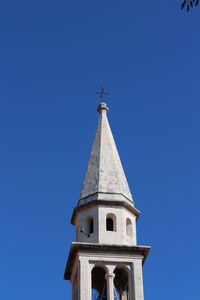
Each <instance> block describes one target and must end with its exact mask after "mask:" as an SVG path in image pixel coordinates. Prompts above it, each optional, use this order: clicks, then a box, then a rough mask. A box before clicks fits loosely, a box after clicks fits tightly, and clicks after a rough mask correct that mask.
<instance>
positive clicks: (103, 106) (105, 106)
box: [97, 102, 108, 113]
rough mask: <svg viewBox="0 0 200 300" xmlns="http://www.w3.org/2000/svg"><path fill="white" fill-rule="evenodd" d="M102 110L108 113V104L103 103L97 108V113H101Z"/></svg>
mask: <svg viewBox="0 0 200 300" xmlns="http://www.w3.org/2000/svg"><path fill="white" fill-rule="evenodd" d="M102 110H105V111H108V106H107V104H106V103H104V102H101V103H100V104H99V106H98V108H97V111H98V112H99V113H100V112H101V111H102Z"/></svg>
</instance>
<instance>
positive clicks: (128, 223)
mask: <svg viewBox="0 0 200 300" xmlns="http://www.w3.org/2000/svg"><path fill="white" fill-rule="evenodd" d="M126 234H127V235H128V236H130V237H132V235H133V228H132V222H131V220H130V219H129V218H127V219H126Z"/></svg>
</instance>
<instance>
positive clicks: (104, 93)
mask: <svg viewBox="0 0 200 300" xmlns="http://www.w3.org/2000/svg"><path fill="white" fill-rule="evenodd" d="M96 94H97V95H100V99H101V102H103V96H104V95H109V93H108V92H104V87H103V84H101V90H100V92H96Z"/></svg>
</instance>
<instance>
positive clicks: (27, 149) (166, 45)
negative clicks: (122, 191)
mask: <svg viewBox="0 0 200 300" xmlns="http://www.w3.org/2000/svg"><path fill="white" fill-rule="evenodd" d="M178 5H179V3H178V2H177V1H176V0H173V1H170V0H165V1H160V0H154V1H149V0H144V1H135V0H134V1H113V0H110V1H105V0H102V1H88V0H85V1H63V0H57V1H46V0H40V1H37V0H36V1H34V2H30V1H21V0H20V1H13V0H10V1H9V0H8V1H1V4H0V41H1V47H0V141H1V147H0V228H1V229H0V231H1V249H0V265H1V270H0V297H1V299H4V300H11V299H13V298H15V299H20V300H25V299H29V300H32V299H48V300H53V299H60V300H61V299H70V295H71V292H70V285H69V283H67V282H65V281H64V280H63V273H64V269H65V264H66V260H67V256H68V251H69V248H70V244H71V242H72V241H73V240H74V239H75V236H74V228H73V226H72V225H71V224H70V218H71V215H72V211H73V208H74V207H75V206H76V204H77V201H78V197H79V193H80V190H81V185H82V181H83V177H84V173H85V169H86V165H87V161H88V157H89V152H90V149H91V145H92V141H93V136H94V133H95V129H96V125H97V120H98V114H97V113H96V107H97V105H98V98H97V97H96V95H95V91H96V90H97V89H99V86H100V82H101V80H103V82H104V86H105V89H107V90H108V91H109V92H110V96H109V97H108V99H107V103H108V106H109V108H110V111H109V114H108V118H109V121H110V125H111V128H112V131H113V134H114V137H115V140H116V144H117V146H118V150H119V153H120V156H121V160H122V163H123V166H124V169H125V172H126V175H127V179H128V182H129V185H130V188H131V191H132V194H133V197H134V199H135V205H136V207H137V208H138V209H139V210H140V211H141V212H142V213H141V216H140V218H139V220H138V223H137V231H138V243H139V244H143V245H151V246H152V250H151V253H150V255H149V257H148V260H147V261H146V263H145V266H144V290H145V300H169V299H170V300H173V299H181V300H186V299H187V300H188V299H199V298H200V290H199V269H198V266H199V263H200V261H199V255H198V253H199V251H200V241H199V228H200V219H199V210H200V200H199V198H200V197H199V196H200V192H199V181H200V158H199V157H200V156H199V153H200V139H199V130H200V119H199V110H200V84H199V70H200V59H199V53H200V39H199V28H200V17H199V8H198V9H193V10H192V11H191V12H190V13H189V14H187V13H186V12H184V11H180V10H179V6H178Z"/></svg>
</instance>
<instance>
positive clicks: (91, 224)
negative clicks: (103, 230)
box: [88, 217, 94, 234]
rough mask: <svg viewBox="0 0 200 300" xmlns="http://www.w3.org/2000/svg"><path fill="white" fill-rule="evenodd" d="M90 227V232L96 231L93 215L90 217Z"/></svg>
mask: <svg viewBox="0 0 200 300" xmlns="http://www.w3.org/2000/svg"><path fill="white" fill-rule="evenodd" d="M88 225H89V226H88V227H89V234H91V233H93V232H94V221H93V218H92V217H89V218H88Z"/></svg>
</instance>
